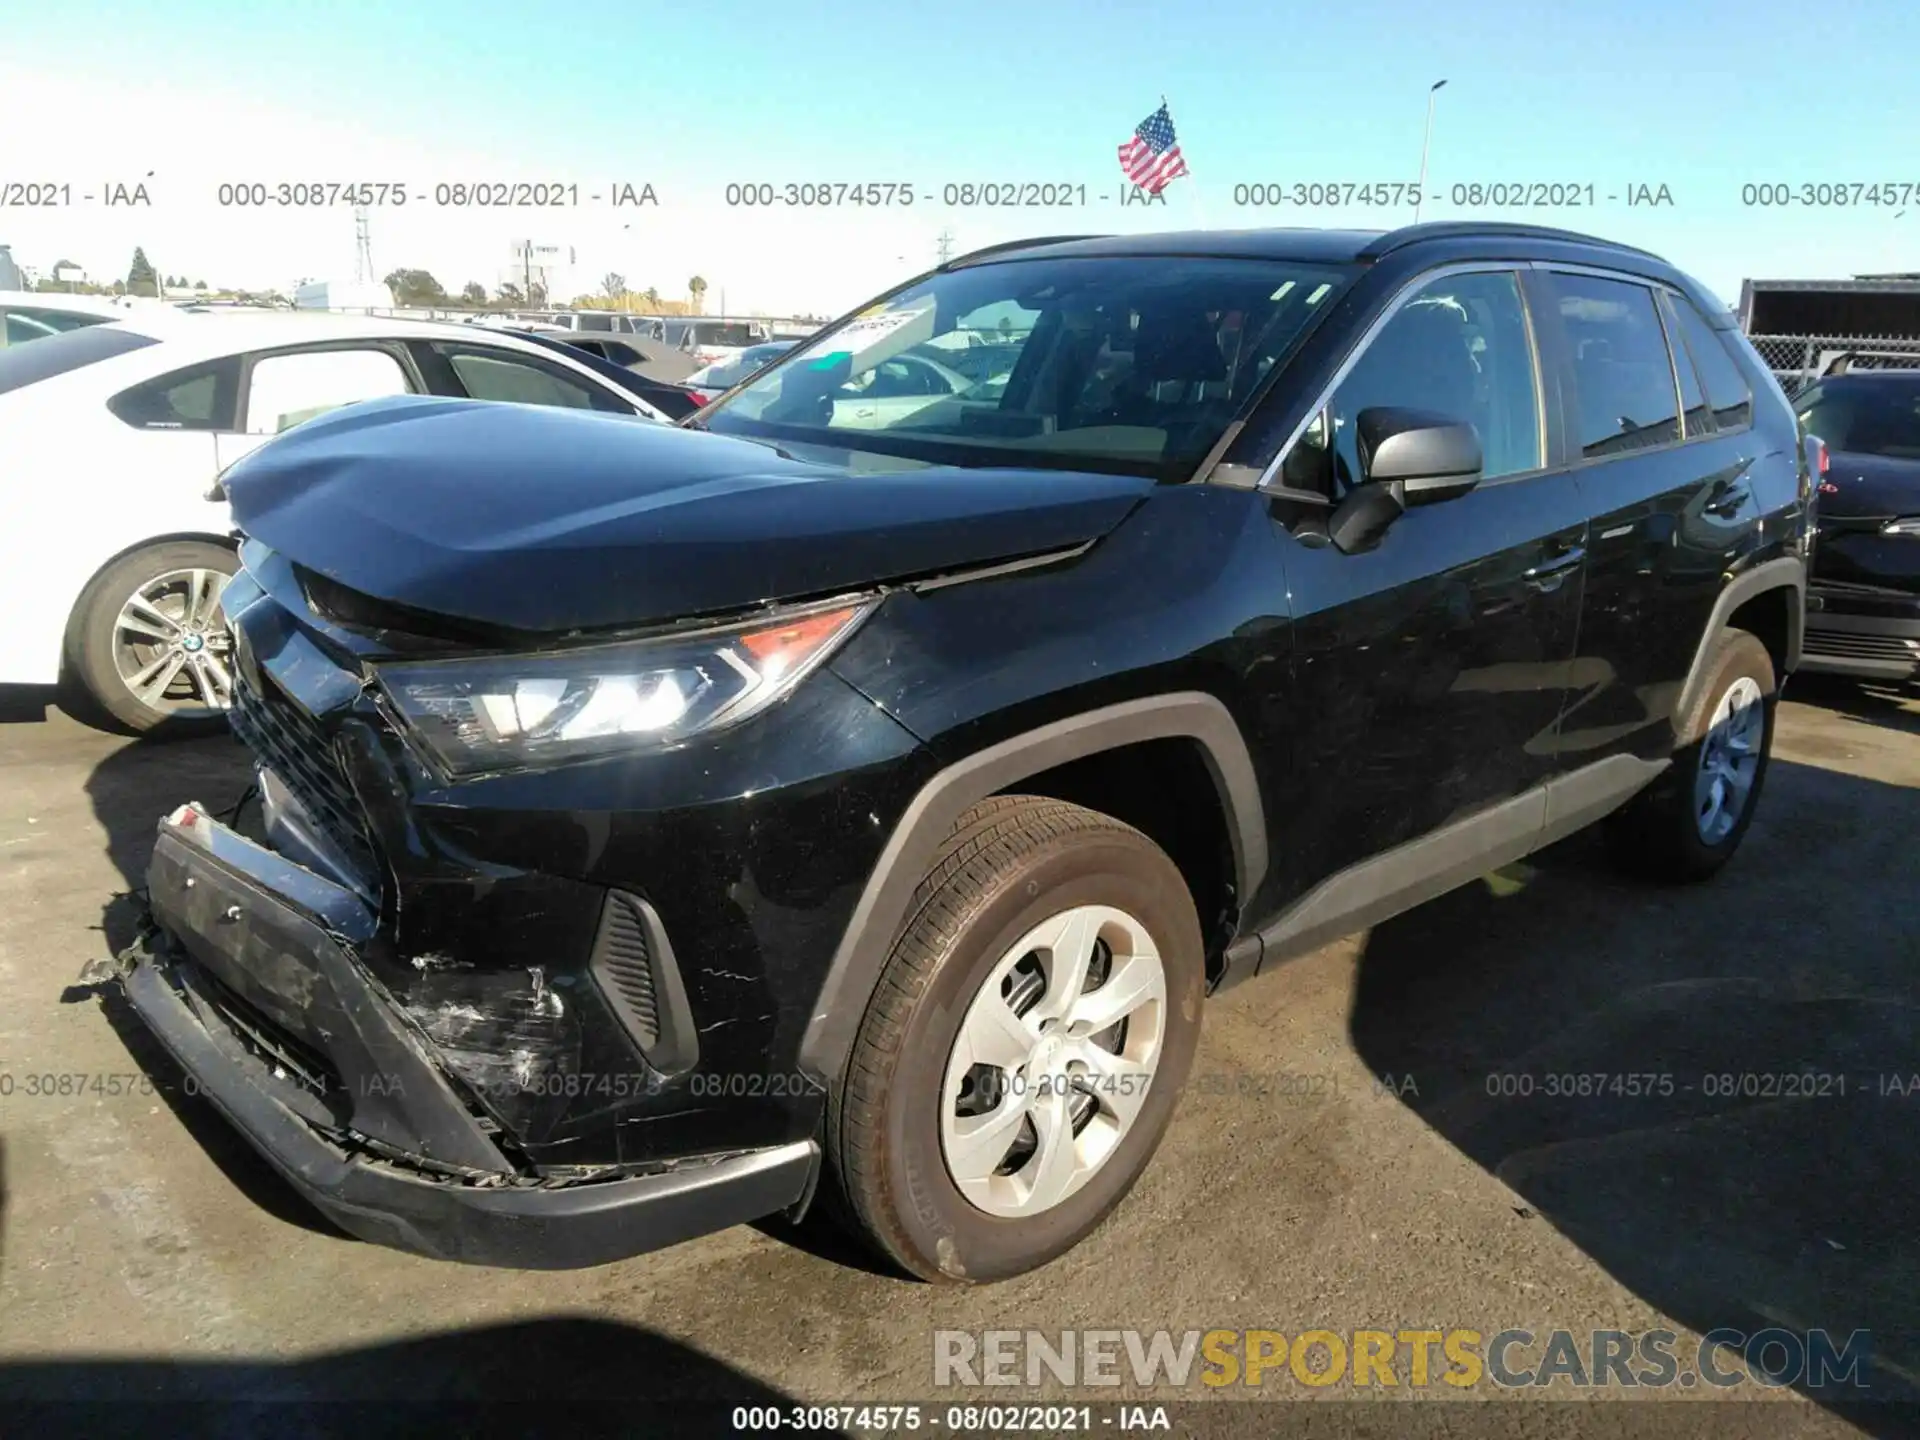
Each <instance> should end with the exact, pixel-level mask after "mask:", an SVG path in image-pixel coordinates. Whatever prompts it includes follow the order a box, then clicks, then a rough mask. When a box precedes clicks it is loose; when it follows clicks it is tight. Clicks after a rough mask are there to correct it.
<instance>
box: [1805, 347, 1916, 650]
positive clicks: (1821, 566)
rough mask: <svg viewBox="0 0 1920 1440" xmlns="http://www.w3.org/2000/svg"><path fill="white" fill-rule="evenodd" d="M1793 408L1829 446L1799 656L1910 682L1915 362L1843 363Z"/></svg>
mask: <svg viewBox="0 0 1920 1440" xmlns="http://www.w3.org/2000/svg"><path fill="white" fill-rule="evenodd" d="M1840 365H1841V366H1842V367H1845V365H1846V362H1845V361H1844V360H1843V361H1841V362H1840ZM1794 409H1795V410H1796V411H1797V412H1798V413H1799V417H1800V423H1801V425H1802V426H1804V427H1805V428H1806V430H1807V431H1808V432H1809V433H1811V434H1813V435H1817V436H1818V437H1819V438H1820V439H1821V440H1822V441H1823V442H1824V443H1825V444H1826V447H1827V452H1828V462H1827V472H1826V474H1824V475H1823V476H1821V478H1820V504H1819V537H1818V539H1817V541H1816V543H1815V545H1814V552H1813V576H1812V579H1811V581H1810V582H1809V585H1808V589H1807V653H1806V658H1805V660H1804V662H1803V663H1804V665H1805V667H1806V668H1807V669H1809V670H1824V671H1830V672H1833V673H1835V674H1841V675H1855V676H1861V677H1867V678H1875V679H1882V680H1912V679H1914V678H1915V677H1917V676H1920V370H1909V369H1895V370H1855V369H1851V368H1841V369H1840V370H1839V373H1832V374H1828V375H1825V376H1822V377H1821V378H1820V379H1818V380H1816V381H1814V383H1813V384H1811V385H1809V386H1808V387H1807V388H1806V389H1804V390H1802V391H1801V392H1800V393H1799V394H1798V395H1797V396H1795V397H1794Z"/></svg>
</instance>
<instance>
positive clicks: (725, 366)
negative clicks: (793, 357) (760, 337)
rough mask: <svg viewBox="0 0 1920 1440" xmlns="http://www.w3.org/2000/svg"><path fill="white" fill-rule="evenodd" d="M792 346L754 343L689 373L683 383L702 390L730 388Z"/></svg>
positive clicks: (776, 358)
mask: <svg viewBox="0 0 1920 1440" xmlns="http://www.w3.org/2000/svg"><path fill="white" fill-rule="evenodd" d="M792 348H793V346H792V345H791V344H785V345H754V346H751V347H749V348H748V349H745V350H742V351H741V352H740V353H739V354H738V355H736V356H734V357H733V358H732V359H731V360H721V361H717V362H716V363H714V364H712V365H709V366H707V367H706V368H705V369H704V370H696V371H694V372H693V374H691V375H689V376H688V377H687V378H686V379H685V380H684V381H682V382H681V383H682V384H685V385H691V386H694V387H695V388H696V389H700V390H726V389H730V388H731V387H733V386H735V385H738V384H739V383H740V382H741V381H742V380H744V379H746V378H747V377H748V376H749V375H751V374H753V372H754V371H756V370H758V369H759V368H760V367H761V366H763V365H768V364H771V363H772V362H773V361H775V360H778V359H779V358H780V357H781V356H782V355H784V354H786V353H787V351H789V350H791V349H792Z"/></svg>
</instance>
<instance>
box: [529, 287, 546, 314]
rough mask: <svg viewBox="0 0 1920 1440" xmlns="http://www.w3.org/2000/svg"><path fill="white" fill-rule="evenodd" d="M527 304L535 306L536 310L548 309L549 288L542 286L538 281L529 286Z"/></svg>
mask: <svg viewBox="0 0 1920 1440" xmlns="http://www.w3.org/2000/svg"><path fill="white" fill-rule="evenodd" d="M527 304H529V305H531V306H533V307H534V309H536V310H544V309H546V307H547V287H546V286H544V285H542V284H540V283H539V281H537V280H536V281H535V282H534V283H533V284H531V285H529V286H527Z"/></svg>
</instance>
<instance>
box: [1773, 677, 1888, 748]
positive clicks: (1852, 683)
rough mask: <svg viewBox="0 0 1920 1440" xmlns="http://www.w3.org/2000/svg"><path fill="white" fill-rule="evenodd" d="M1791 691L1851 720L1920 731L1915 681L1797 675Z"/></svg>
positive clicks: (1810, 703)
mask: <svg viewBox="0 0 1920 1440" xmlns="http://www.w3.org/2000/svg"><path fill="white" fill-rule="evenodd" d="M1789 693H1790V694H1791V696H1792V698H1793V699H1795V700H1799V701H1803V702H1805V703H1806V704H1809V705H1818V706H1820V707H1822V708H1823V709H1826V710H1831V711H1833V712H1834V713H1835V714H1836V715H1844V716H1846V717H1847V718H1848V719H1849V720H1857V721H1859V722H1860V723H1862V724H1865V725H1880V726H1884V727H1885V728H1887V729H1889V730H1904V731H1905V732H1906V733H1907V734H1909V735H1920V706H1915V705H1913V704H1912V703H1911V702H1912V700H1913V699H1914V697H1915V695H1916V694H1920V690H1916V688H1915V687H1914V686H1912V685H1901V684H1896V683H1893V682H1881V681H1870V680H1853V679H1849V678H1848V677H1846V676H1844V675H1818V674H1815V675H1796V676H1794V677H1793V688H1792V690H1791V691H1790V692H1789Z"/></svg>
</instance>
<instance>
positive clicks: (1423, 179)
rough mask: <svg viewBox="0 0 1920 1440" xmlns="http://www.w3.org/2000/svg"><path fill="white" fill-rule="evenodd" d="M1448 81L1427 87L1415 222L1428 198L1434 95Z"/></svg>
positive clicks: (1414, 198) (1416, 189)
mask: <svg viewBox="0 0 1920 1440" xmlns="http://www.w3.org/2000/svg"><path fill="white" fill-rule="evenodd" d="M1446 83H1447V82H1446V81H1444V80H1436V81H1434V82H1433V84H1432V85H1430V86H1429V87H1428V88H1427V133H1426V134H1425V135H1424V136H1423V137H1421V140H1420V183H1419V185H1418V186H1416V187H1415V188H1414V194H1413V223H1414V224H1416V225H1418V224H1419V223H1420V204H1421V202H1422V201H1424V200H1425V199H1426V198H1427V151H1428V149H1429V148H1430V147H1431V146H1432V145H1433V97H1434V96H1436V95H1438V94H1439V93H1440V89H1441V87H1442V86H1443V85H1445V84H1446Z"/></svg>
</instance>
